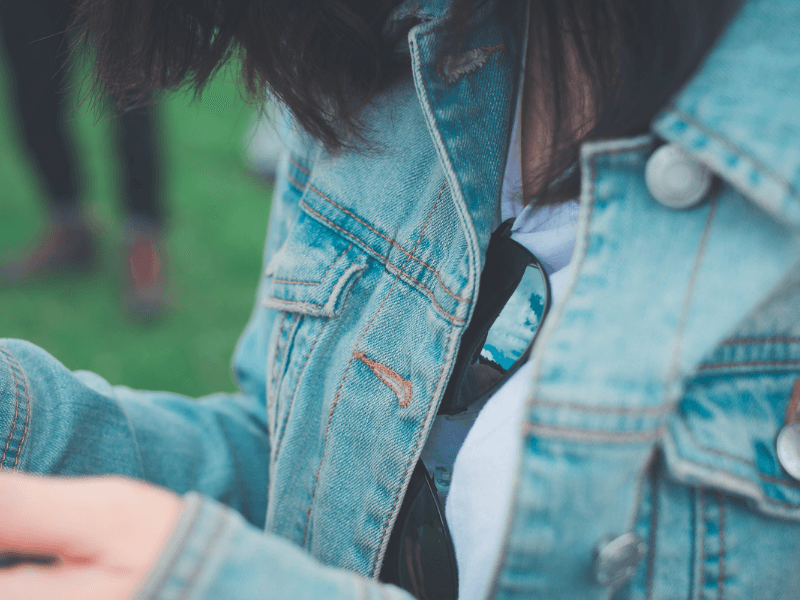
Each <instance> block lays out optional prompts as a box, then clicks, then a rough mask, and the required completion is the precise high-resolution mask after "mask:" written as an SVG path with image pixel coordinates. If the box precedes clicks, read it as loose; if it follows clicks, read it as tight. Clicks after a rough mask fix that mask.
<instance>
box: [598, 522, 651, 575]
mask: <svg viewBox="0 0 800 600" xmlns="http://www.w3.org/2000/svg"><path fill="white" fill-rule="evenodd" d="M646 553H647V544H645V543H644V540H642V538H641V537H639V536H638V535H637V534H635V533H632V532H628V533H623V534H622V535H620V536H618V537H611V536H609V537H607V538H603V539H602V540H600V542H599V543H598V544H597V548H596V549H595V559H594V576H595V579H596V580H597V583H599V584H600V585H602V586H607V587H616V586H618V585H620V584H622V583H625V582H626V581H628V580H629V579H631V577H633V575H634V574H635V573H636V569H637V568H638V566H639V563H640V562H642V559H643V558H644V555H645V554H646Z"/></svg>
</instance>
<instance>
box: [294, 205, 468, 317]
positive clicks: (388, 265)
mask: <svg viewBox="0 0 800 600" xmlns="http://www.w3.org/2000/svg"><path fill="white" fill-rule="evenodd" d="M300 205H301V206H304V207H305V208H306V210H308V211H309V212H311V213H313V214H314V215H316V216H317V217H319V218H320V219H322V220H323V221H325V222H326V223H327V224H328V225H330V226H331V227H333V228H334V229H337V230H338V231H340V232H342V233H343V234H344V235H346V236H347V237H349V238H351V239H354V240H356V241H358V242H360V243H361V244H363V245H364V247H365V248H366V249H367V250H369V251H370V252H372V253H373V254H375V256H377V257H379V258H382V259H383V260H384V261H385V262H384V263H383V264H384V267H386V269H388V270H389V271H392V270H394V271H396V273H395V275H397V276H398V277H399V276H400V275H404V276H405V278H406V279H409V280H411V281H413V282H414V283H416V284H417V285H418V286H419V287H420V288H421V289H420V291H421V292H422V293H423V294H425V296H427V297H428V299H429V300H430V301H431V302H432V303H433V305H434V308H436V309H437V310H438V311H439V312H440V313H441V314H442V315H443V316H444V317H445V318H446V319H448V320H451V321H455V322H458V323H463V322H464V321H465V320H466V319H461V318H459V317H456V316H453V315H451V314H450V313H449V312H447V311H446V310H445V309H444V308H442V305H441V304H439V303H438V302H437V301H436V297H435V296H434V295H433V292H432V291H431V290H430V288H428V287H427V286H426V285H425V284H424V283H422V282H421V281H418V280H416V279H414V278H413V277H412V276H411V275H409V274H408V273H406V272H405V271H403V269H398V268H397V267H396V266H394V265H393V264H392V263H391V262H390V261H389V259H388V258H386V257H385V256H384V255H383V254H381V253H380V252H378V251H376V250H374V249H373V248H371V247H370V246H368V245H367V244H366V243H364V241H363V240H361V239H360V238H358V237H356V236H355V235H353V234H352V233H350V232H349V231H347V230H346V229H342V228H341V227H339V226H338V225H337V224H336V223H334V222H333V221H331V220H330V219H328V218H327V217H325V216H324V215H321V214H320V213H318V212H317V211H315V210H314V209H313V208H311V207H310V206H309V205H308V204H306V203H305V202H304V201H302V200H301V201H300ZM409 260H410V259H407V260H406V262H405V263H403V267H405V266H406V265H407V264H408V262H409Z"/></svg>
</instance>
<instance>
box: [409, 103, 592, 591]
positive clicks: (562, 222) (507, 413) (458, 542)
mask: <svg viewBox="0 0 800 600" xmlns="http://www.w3.org/2000/svg"><path fill="white" fill-rule="evenodd" d="M520 123H521V119H520V111H519V100H518V102H517V110H516V117H515V120H514V127H513V130H512V136H511V146H510V148H509V156H508V161H507V163H506V171H505V174H504V178H503V188H502V193H501V203H500V215H498V216H499V219H498V222H500V221H505V220H506V219H508V218H510V217H515V218H516V220H515V222H514V226H513V227H512V230H511V231H512V234H511V237H512V238H513V239H514V240H516V241H517V242H519V243H521V244H522V245H523V246H525V247H526V248H527V249H528V250H530V251H531V252H532V253H533V254H534V255H535V256H536V257H537V258H538V259H539V261H540V262H541V263H542V265H543V266H544V267H545V270H546V271H547V274H548V276H549V279H550V287H551V295H552V302H553V304H555V303H556V302H558V300H559V298H560V297H561V295H562V293H563V291H564V288H565V286H566V284H567V282H568V280H569V275H570V260H571V259H572V253H573V249H574V246H575V232H576V228H577V223H578V202H577V201H572V202H567V203H565V204H561V205H557V206H545V207H541V208H538V209H533V208H531V207H525V206H523V204H522V202H521V189H522V183H521V181H522V176H521V172H522V169H521V146H522V143H521V142H522V139H521V138H522V135H521V133H522V132H521V125H520ZM530 375H531V373H530V363H528V364H526V365H524V366H523V367H522V368H521V369H520V370H519V371H517V372H516V373H515V374H514V375H513V376H512V377H511V378H510V379H509V380H508V381H507V382H506V383H505V384H504V385H503V387H501V388H500V389H499V390H498V391H497V393H496V394H495V395H494V396H492V397H491V398H490V399H489V401H488V402H487V403H486V404H485V405H484V406H483V408H481V409H480V411H479V412H477V411H467V412H465V413H461V414H458V415H453V416H438V417H436V419H435V420H434V423H433V425H432V427H431V433H430V435H429V437H428V440H427V442H426V444H425V447H424V448H423V450H422V456H421V459H422V460H423V462H424V464H425V466H426V467H427V468H428V471H429V473H430V474H431V476H432V477H433V479H434V482H435V483H436V487H437V491H438V493H439V498H440V499H441V500H442V501H444V502H445V514H446V517H447V522H448V526H449V528H450V534H451V536H452V538H453V545H454V546H455V551H456V560H457V563H458V576H459V586H458V587H459V595H458V597H459V600H477V599H478V598H481V597H482V595H483V590H484V587H485V585H486V584H487V583H488V580H489V577H490V575H491V573H490V570H491V569H492V567H493V559H494V557H495V556H496V555H497V554H498V552H499V550H500V544H501V542H502V540H501V537H502V535H503V533H504V532H503V525H504V523H505V517H506V512H507V510H508V509H509V507H510V506H509V505H510V502H511V492H512V489H511V488H512V482H513V477H514V468H515V466H516V457H517V454H518V449H519V448H518V444H519V441H520V435H519V432H520V426H521V420H522V416H523V409H524V404H525V398H526V396H527V389H528V382H529V381H530Z"/></svg>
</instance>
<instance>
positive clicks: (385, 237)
mask: <svg viewBox="0 0 800 600" xmlns="http://www.w3.org/2000/svg"><path fill="white" fill-rule="evenodd" d="M445 183H446V182H445ZM445 183H443V184H442V189H441V191H440V192H439V197H441V195H442V192H443V191H444V187H445ZM308 189H310V190H311V191H313V192H316V193H317V195H319V196H321V197H322V198H324V199H325V200H327V201H328V202H330V203H331V204H333V205H334V206H335V207H337V208H338V209H339V210H341V211H342V212H344V213H345V214H348V215H350V216H351V217H352V218H353V219H355V220H356V221H358V222H359V223H361V224H362V225H363V226H364V227H366V228H367V229H369V230H370V231H371V232H373V233H374V234H376V235H378V236H380V237H382V238H383V239H384V240H386V241H387V242H389V243H390V244H391V245H392V246H394V247H395V248H397V249H398V250H400V252H402V253H403V254H405V255H406V256H408V258H413V259H414V260H415V261H417V262H418V263H419V264H420V265H422V266H423V267H425V268H426V269H428V270H429V271H430V272H431V273H433V274H434V275H436V279H438V280H439V285H441V286H442V289H443V290H444V291H445V292H446V293H447V294H448V295H449V296H450V297H452V298H454V299H455V300H458V301H459V302H471V300H470V299H469V298H462V297H461V296H457V295H455V294H454V293H453V292H451V291H450V290H449V289H448V288H447V286H446V285H445V284H444V281H442V277H441V275H439V273H438V272H437V271H436V270H435V269H434V268H433V267H431V266H430V265H429V264H428V263H426V262H424V261H422V260H421V259H419V258H417V257H416V256H414V250H416V249H417V247H416V245H415V246H414V249H413V250H412V251H411V252H409V251H408V250H406V249H405V248H403V247H402V246H401V245H400V244H398V243H397V242H395V241H394V240H393V239H391V238H389V237H387V236H386V235H384V234H382V233H381V232H380V231H378V230H377V229H375V228H374V227H372V225H370V224H369V223H367V222H366V221H364V220H362V219H361V218H360V217H358V216H357V215H355V214H354V213H352V212H350V211H349V210H347V209H346V208H345V207H344V206H342V205H341V204H337V203H336V202H335V201H333V200H331V199H330V198H328V197H327V196H326V195H325V194H323V193H322V192H320V191H319V190H318V189H317V188H315V187H314V186H313V185H309V186H308ZM438 199H439V198H437V201H438ZM429 218H430V217H429ZM406 264H408V261H406ZM403 266H404V267H405V265H403Z"/></svg>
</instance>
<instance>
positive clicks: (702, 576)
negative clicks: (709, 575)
mask: <svg viewBox="0 0 800 600" xmlns="http://www.w3.org/2000/svg"><path fill="white" fill-rule="evenodd" d="M699 492H700V493H699V497H698V499H697V503H698V504H699V505H700V506H699V508H700V531H699V532H698V534H699V535H700V560H699V561H698V569H699V571H700V572H699V573H698V574H697V576H698V583H697V598H698V600H702V598H703V595H704V594H703V586H705V584H706V531H707V529H708V527H707V526H706V495H705V492H704V491H703V490H702V489H700V490H699Z"/></svg>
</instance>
